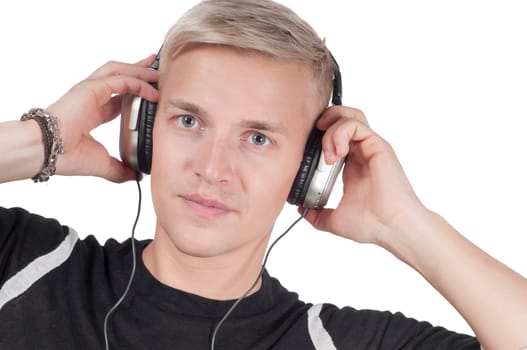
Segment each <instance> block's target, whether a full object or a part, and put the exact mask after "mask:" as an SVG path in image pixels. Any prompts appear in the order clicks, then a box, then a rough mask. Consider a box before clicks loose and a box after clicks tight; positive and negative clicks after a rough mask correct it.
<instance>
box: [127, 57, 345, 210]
mask: <svg viewBox="0 0 527 350" xmlns="http://www.w3.org/2000/svg"><path fill="white" fill-rule="evenodd" d="M330 56H331V58H332V60H333V62H334V63H335V66H336V70H335V73H334V77H333V92H332V97H331V102H332V104H333V105H341V104H342V77H341V74H340V69H339V66H338V64H337V61H336V60H335V58H334V57H333V55H331V53H330ZM159 59H160V54H159V53H158V54H157V56H156V58H155V60H154V62H153V63H152V64H151V65H150V68H151V69H155V70H157V69H159ZM152 85H153V86H154V87H155V88H157V83H152ZM156 107H157V103H153V102H150V101H148V100H145V99H142V98H140V97H138V96H133V95H130V94H127V95H125V96H124V99H123V104H122V108H121V134H120V140H119V151H120V155H121V159H122V160H123V162H124V163H125V164H126V165H128V166H129V167H131V168H133V169H135V170H137V171H140V172H142V173H144V174H150V170H151V165H152V153H153V139H152V135H153V129H154V119H155V114H156ZM323 135H324V132H323V131H321V130H318V129H317V128H316V127H314V128H313V130H312V131H311V134H310V135H309V137H308V140H307V142H306V146H305V149H304V156H303V157H302V162H301V163H300V166H299V169H298V172H297V174H296V177H295V180H294V182H293V185H292V187H291V190H290V192H289V196H288V198H287V202H288V203H290V204H293V205H296V206H302V207H304V208H321V207H323V206H324V205H326V203H327V201H328V199H329V195H330V194H331V190H332V189H333V186H334V185H335V182H336V180H337V176H338V175H339V173H340V171H341V170H342V167H343V165H344V158H339V159H338V160H337V161H336V162H335V163H333V164H331V165H327V164H326V162H325V160H324V154H323V152H322V136H323Z"/></svg>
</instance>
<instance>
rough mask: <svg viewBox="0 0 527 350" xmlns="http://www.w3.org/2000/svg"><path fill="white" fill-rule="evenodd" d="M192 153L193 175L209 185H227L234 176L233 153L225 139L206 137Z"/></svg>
mask: <svg viewBox="0 0 527 350" xmlns="http://www.w3.org/2000/svg"><path fill="white" fill-rule="evenodd" d="M196 151H197V152H195V153H194V157H195V158H194V161H193V163H194V169H193V170H194V174H195V175H196V176H198V177H200V178H201V179H202V180H204V181H206V182H207V183H209V184H216V185H217V184H227V183H229V182H231V180H232V177H233V175H234V160H233V156H234V151H233V150H232V146H231V144H230V142H229V140H228V139H227V138H225V137H218V136H212V135H211V137H207V138H205V139H204V140H202V142H200V145H199V147H198V148H197V150H196Z"/></svg>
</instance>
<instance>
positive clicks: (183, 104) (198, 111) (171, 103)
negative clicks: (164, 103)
mask: <svg viewBox="0 0 527 350" xmlns="http://www.w3.org/2000/svg"><path fill="white" fill-rule="evenodd" d="M168 107H169V108H170V107H176V108H179V109H182V110H184V111H187V112H189V113H191V114H194V115H198V116H206V115H207V112H206V111H205V110H204V109H203V108H201V107H200V106H198V105H197V104H194V103H192V102H188V101H184V100H180V99H178V98H174V99H170V100H168Z"/></svg>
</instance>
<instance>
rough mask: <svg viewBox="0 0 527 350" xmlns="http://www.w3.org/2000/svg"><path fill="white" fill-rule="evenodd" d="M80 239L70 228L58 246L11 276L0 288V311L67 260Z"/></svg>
mask: <svg viewBox="0 0 527 350" xmlns="http://www.w3.org/2000/svg"><path fill="white" fill-rule="evenodd" d="M78 240H79V235H78V234H77V232H76V231H75V230H74V229H71V228H70V229H69V232H68V235H67V236H66V237H65V238H64V240H63V241H62V242H61V243H60V244H59V246H58V247H57V248H55V249H54V250H52V251H51V252H49V253H47V254H44V255H42V256H39V257H38V258H36V259H35V260H33V261H31V262H30V263H29V264H28V265H27V266H26V267H24V268H23V269H22V270H20V271H18V272H17V273H16V274H14V275H13V276H11V278H10V279H8V280H7V281H6V282H5V283H4V285H3V286H2V288H0V311H1V310H2V308H3V307H4V305H5V304H6V303H8V302H9V301H11V300H13V299H14V298H16V297H18V296H19V295H21V294H22V293H24V292H25V291H26V290H28V289H29V288H30V287H31V286H32V285H33V284H34V283H35V282H37V281H38V280H39V279H41V278H42V277H44V276H45V275H46V274H48V273H49V272H50V271H52V270H54V269H55V268H57V267H59V266H60V265H61V264H62V263H63V262H65V261H66V260H67V259H68V258H69V256H70V255H71V252H72V251H73V247H75V244H76V243H77V241H78Z"/></svg>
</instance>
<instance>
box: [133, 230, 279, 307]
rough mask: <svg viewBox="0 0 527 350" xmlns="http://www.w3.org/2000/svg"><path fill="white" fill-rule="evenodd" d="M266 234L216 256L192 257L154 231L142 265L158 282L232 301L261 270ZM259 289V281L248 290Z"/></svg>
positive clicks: (162, 234)
mask: <svg viewBox="0 0 527 350" xmlns="http://www.w3.org/2000/svg"><path fill="white" fill-rule="evenodd" d="M269 236H270V234H269V235H265V236H263V237H262V238H261V239H259V240H256V241H254V242H250V243H247V244H245V245H244V246H241V247H238V248H237V249H233V250H232V251H229V252H225V253H223V254H221V255H217V256H210V257H209V256H207V257H202V256H193V255H190V254H186V253H185V252H183V251H181V250H180V249H178V248H177V247H176V246H175V245H174V244H173V242H172V241H171V240H170V238H169V237H168V235H167V234H166V233H164V232H163V231H160V230H159V229H157V230H156V236H155V238H154V240H153V241H152V242H151V243H150V244H149V245H148V246H147V247H146V248H145V249H144V250H143V255H142V258H143V262H144V264H145V266H146V268H147V269H148V270H149V272H150V273H151V274H152V275H153V276H154V277H155V278H156V279H157V280H158V281H160V282H161V283H163V284H165V285H167V286H170V287H172V288H176V289H179V290H182V291H185V292H188V293H192V294H196V295H199V296H202V297H205V298H208V299H214V300H233V299H237V298H239V297H240V296H241V295H242V294H244V293H245V292H246V291H247V290H248V289H249V288H250V287H251V286H252V285H253V283H254V282H255V280H256V278H257V276H258V274H259V273H260V270H261V268H262V260H263V255H264V254H265V249H266V247H267V243H268V241H269ZM260 287H261V278H260V279H259V280H258V282H257V284H256V285H255V287H254V288H253V289H252V290H251V291H250V293H249V294H252V293H254V292H256V291H258V290H259V289H260Z"/></svg>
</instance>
